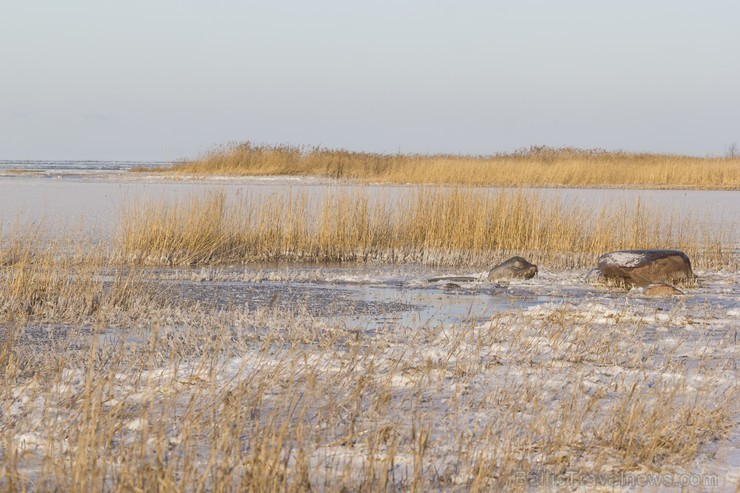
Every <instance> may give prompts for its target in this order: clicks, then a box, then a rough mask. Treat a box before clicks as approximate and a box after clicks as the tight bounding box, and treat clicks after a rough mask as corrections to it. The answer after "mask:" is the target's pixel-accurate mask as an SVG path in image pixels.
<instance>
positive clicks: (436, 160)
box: [161, 142, 740, 190]
mask: <svg viewBox="0 0 740 493" xmlns="http://www.w3.org/2000/svg"><path fill="white" fill-rule="evenodd" d="M161 171H167V172H173V173H178V174H192V175H237V176H244V175H247V176H263V175H315V176H326V177H332V178H350V179H358V180H363V181H371V182H387V183H427V184H461V185H495V186H531V187H550V186H555V187H628V188H672V189H725V190H737V189H738V188H740V158H737V157H733V158H712V157H706V158H699V157H691V156H679V155H670V154H639V153H628V152H621V151H618V152H608V151H604V150H598V149H597V150H583V149H575V148H550V147H544V146H535V147H530V148H528V149H523V150H520V151H516V152H514V153H511V154H497V155H492V156H464V155H444V154H439V155H423V154H379V153H367V152H353V151H347V150H342V149H326V148H321V147H313V148H304V147H295V146H289V145H276V146H268V145H255V144H252V143H250V142H245V143H241V144H236V145H230V146H224V147H220V148H217V149H216V150H214V151H212V152H210V153H208V154H206V155H205V156H203V157H202V158H200V159H196V160H192V161H186V162H182V163H179V164H176V165H174V166H173V167H171V168H167V169H162V170H161Z"/></svg>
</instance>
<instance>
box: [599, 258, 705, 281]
mask: <svg viewBox="0 0 740 493" xmlns="http://www.w3.org/2000/svg"><path fill="white" fill-rule="evenodd" d="M596 268H597V269H598V270H599V272H600V273H601V274H602V275H603V277H604V278H605V279H606V280H607V281H609V282H616V283H618V284H622V285H625V286H627V287H630V286H647V285H649V284H655V283H668V284H675V283H686V282H689V281H691V280H692V279H693V278H694V273H693V272H692V271H691V261H690V260H689V257H687V256H686V254H685V253H683V252H680V251H678V250H621V251H618V252H611V253H606V254H604V255H602V256H601V257H599V263H598V266H597V267H596Z"/></svg>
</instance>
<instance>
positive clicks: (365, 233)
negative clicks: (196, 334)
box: [116, 188, 735, 267]
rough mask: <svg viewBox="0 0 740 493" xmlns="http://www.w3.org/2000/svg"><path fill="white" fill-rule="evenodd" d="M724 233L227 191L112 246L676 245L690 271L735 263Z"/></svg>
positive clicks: (328, 257)
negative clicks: (238, 195) (231, 196)
mask: <svg viewBox="0 0 740 493" xmlns="http://www.w3.org/2000/svg"><path fill="white" fill-rule="evenodd" d="M729 234H730V233H728V232H727V231H724V232H722V231H719V232H710V231H707V230H701V229H700V228H699V227H698V226H696V225H695V224H694V223H692V222H690V221H679V220H678V219H676V218H675V217H672V216H669V215H667V214H664V213H655V212H653V211H648V210H645V209H644V208H643V207H642V206H641V205H640V203H639V202H637V203H635V204H629V205H628V204H626V203H625V204H623V205H622V206H621V207H619V208H616V209H609V208H606V207H605V208H604V209H603V210H601V211H594V210H591V209H586V208H580V207H576V206H565V205H563V204H561V203H560V202H559V201H558V200H557V199H552V200H548V199H543V198H541V197H538V196H537V195H535V194H532V193H526V192H524V191H515V192H498V193H494V192H490V191H485V190H477V189H470V188H462V189H452V190H445V189H435V188H431V189H426V188H421V189H419V190H417V191H414V192H413V193H411V194H403V195H400V196H398V197H382V196H381V197H377V196H376V197H372V196H371V195H369V194H366V193H364V192H358V193H357V194H352V195H350V194H346V193H343V194H338V195H328V196H326V197H325V198H323V199H321V200H320V201H319V203H317V204H312V203H309V200H308V198H307V196H306V195H305V194H297V195H288V196H282V197H280V196H272V197H270V198H268V199H265V200H262V201H249V200H243V201H229V200H227V199H226V197H225V195H224V194H222V193H221V194H218V193H217V194H211V195H208V196H207V197H203V198H193V197H191V198H189V199H187V200H182V201H178V202H172V203H167V202H161V203H154V204H152V203H150V204H139V205H136V206H133V207H131V208H129V209H127V210H126V211H125V212H124V215H123V217H122V221H121V228H120V232H119V234H118V236H117V239H116V245H117V246H116V248H117V251H118V252H120V254H121V256H122V257H123V259H125V261H126V262H133V263H136V264H141V263H149V264H202V263H217V262H244V261H254V260H270V261H383V262H423V263H427V264H433V265H459V264H467V265H490V263H491V262H493V261H496V260H500V258H501V256H502V255H508V254H514V253H516V254H526V255H528V256H530V257H531V258H533V259H534V260H535V261H541V262H545V263H547V264H549V265H550V266H553V267H584V266H588V265H593V262H594V260H595V258H596V257H598V255H601V254H602V253H605V252H607V251H612V250H620V249H628V248H678V249H681V250H683V251H685V252H686V253H687V254H688V255H689V256H690V257H691V258H692V260H693V261H694V263H695V265H696V266H698V267H718V266H725V265H729V264H731V263H732V262H734V261H735V260H734V257H733V255H732V244H731V238H730V237H729V236H727V237H726V235H729Z"/></svg>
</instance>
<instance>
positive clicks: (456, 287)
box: [442, 282, 460, 289]
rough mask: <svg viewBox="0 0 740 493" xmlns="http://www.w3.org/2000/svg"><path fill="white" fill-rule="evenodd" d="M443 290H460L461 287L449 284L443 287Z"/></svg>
mask: <svg viewBox="0 0 740 493" xmlns="http://www.w3.org/2000/svg"><path fill="white" fill-rule="evenodd" d="M442 289H460V285H459V284H455V283H454V282H448V283H445V285H444V286H442Z"/></svg>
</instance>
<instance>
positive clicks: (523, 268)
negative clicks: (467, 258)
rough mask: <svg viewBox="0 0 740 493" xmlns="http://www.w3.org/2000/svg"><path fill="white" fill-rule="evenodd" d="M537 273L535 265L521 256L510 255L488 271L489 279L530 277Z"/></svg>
mask: <svg viewBox="0 0 740 493" xmlns="http://www.w3.org/2000/svg"><path fill="white" fill-rule="evenodd" d="M535 274H537V266H536V265H534V264H530V263H529V262H528V261H527V260H525V259H523V258H522V257H511V258H510V259H508V260H506V261H504V262H501V263H500V264H498V265H497V266H496V267H494V268H493V269H491V272H489V273H488V280H489V281H497V280H499V279H532V278H533V277H534V276H535Z"/></svg>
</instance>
